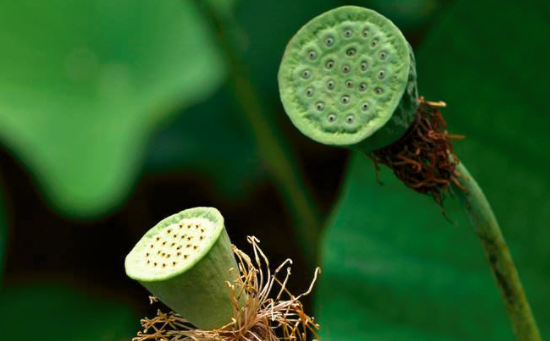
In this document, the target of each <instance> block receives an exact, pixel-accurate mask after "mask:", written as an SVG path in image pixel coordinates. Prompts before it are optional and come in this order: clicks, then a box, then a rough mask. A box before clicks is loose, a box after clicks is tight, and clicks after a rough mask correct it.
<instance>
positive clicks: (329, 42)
mask: <svg viewBox="0 0 550 341" xmlns="http://www.w3.org/2000/svg"><path fill="white" fill-rule="evenodd" d="M325 45H327V46H332V45H334V38H332V37H327V38H326V39H325Z"/></svg>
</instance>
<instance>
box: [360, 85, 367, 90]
mask: <svg viewBox="0 0 550 341" xmlns="http://www.w3.org/2000/svg"><path fill="white" fill-rule="evenodd" d="M365 90H367V83H361V84H359V91H365Z"/></svg>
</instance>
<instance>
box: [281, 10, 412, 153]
mask: <svg viewBox="0 0 550 341" xmlns="http://www.w3.org/2000/svg"><path fill="white" fill-rule="evenodd" d="M278 81H279V92H280V96H281V101H282V103H283V106H284V108H285V111H286V113H287V115H288V116H289V118H290V120H291V121H292V123H293V124H294V125H295V126H296V127H297V128H298V129H299V130H300V131H301V132H302V133H303V134H304V135H306V136H308V137H310V138H311V139H313V140H315V141H317V142H320V143H323V144H327V145H332V146H339V147H347V148H351V149H354V150H359V151H362V152H370V151H372V150H375V149H378V148H381V147H384V146H386V145H389V144H391V143H392V142H395V141H396V140H398V139H399V138H400V137H401V136H402V135H403V134H404V133H405V132H406V131H407V129H408V128H409V126H410V125H411V123H412V122H413V120H414V117H415V115H416V109H417V107H418V91H417V85H416V67H415V60H414V54H413V52H412V48H411V47H410V45H409V43H408V42H407V40H406V39H405V37H404V36H403V34H402V33H401V31H400V30H399V29H398V28H397V27H396V26H395V25H394V24H393V23H392V22H391V21H390V20H389V19H387V18H385V17H383V16H382V15H380V14H378V13H376V12H374V11H372V10H369V9H366V8H362V7H356V6H343V7H339V8H336V9H333V10H331V11H328V12H325V13H323V14H321V15H319V16H318V17H316V18H314V19H312V20H311V21H309V22H308V23H307V24H306V25H304V26H303V27H302V28H301V29H300V30H299V31H298V32H297V33H296V34H295V35H294V37H293V38H292V39H291V40H290V42H289V43H288V45H287V48H286V50H285V53H284V56H283V59H282V62H281V65H280V68H279V74H278Z"/></svg>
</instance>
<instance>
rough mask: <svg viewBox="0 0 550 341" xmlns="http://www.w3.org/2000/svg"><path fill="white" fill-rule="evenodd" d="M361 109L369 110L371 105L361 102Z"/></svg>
mask: <svg viewBox="0 0 550 341" xmlns="http://www.w3.org/2000/svg"><path fill="white" fill-rule="evenodd" d="M361 110H363V111H367V110H369V105H368V104H367V103H363V104H361Z"/></svg>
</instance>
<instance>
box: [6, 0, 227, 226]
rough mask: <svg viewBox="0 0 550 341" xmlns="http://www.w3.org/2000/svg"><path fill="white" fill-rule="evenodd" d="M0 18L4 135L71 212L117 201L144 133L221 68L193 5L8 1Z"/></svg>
mask: <svg viewBox="0 0 550 341" xmlns="http://www.w3.org/2000/svg"><path fill="white" fill-rule="evenodd" d="M0 22H2V30H0V49H1V51H2V52H1V53H0V138H1V139H2V140H3V141H4V142H5V143H6V144H7V146H8V148H10V149H12V150H13V152H14V154H15V155H17V156H18V157H20V158H21V160H22V162H23V163H24V164H25V165H26V166H27V167H28V168H29V169H30V171H31V172H32V173H33V174H34V176H35V177H36V178H37V181H38V182H39V184H40V185H41V187H42V188H43V189H44V191H45V193H46V195H47V196H48V197H49V198H50V199H51V200H52V201H53V203H54V205H55V206H57V208H59V209H60V210H62V211H66V212H67V213H70V214H74V215H84V216H85V215H94V214H101V213H103V212H104V211H106V210H108V209H111V208H112V207H113V206H115V205H117V204H118V203H119V202H120V200H121V199H122V198H123V197H124V196H126V195H127V192H128V190H129V187H130V186H131V184H132V183H133V182H134V180H135V177H136V174H137V172H138V167H139V166H140V163H141V162H142V160H143V148H144V147H145V144H146V141H147V139H148V137H149V135H150V133H151V130H152V129H154V128H155V126H156V125H157V124H158V122H159V121H160V120H162V119H164V118H165V117H166V116H168V113H170V112H173V109H174V108H175V107H178V106H180V107H181V106H186V105H189V104H191V103H195V102H196V101H198V100H199V99H202V98H204V97H205V96H206V95H207V94H209V93H210V92H211V91H212V90H213V89H214V88H215V87H216V86H218V85H219V84H220V82H221V81H222V80H223V78H224V77H225V75H226V71H227V70H226V65H225V64H224V62H223V59H222V57H221V55H220V52H219V51H218V48H217V46H216V45H215V42H214V39H213V36H212V33H211V32H210V30H209V26H208V23H207V22H206V21H205V20H204V18H203V17H202V16H201V15H200V14H199V13H198V12H197V11H196V9H195V7H194V6H193V2H190V1H181V0H166V1H160V2H158V1H147V0H138V1H129V0H120V1H107V0H99V1H98V0H94V1H91V0H86V1H79V2H67V1H62V0H53V1H46V2H44V1H37V0H24V1H11V2H10V1H7V2H2V4H1V5H0Z"/></svg>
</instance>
